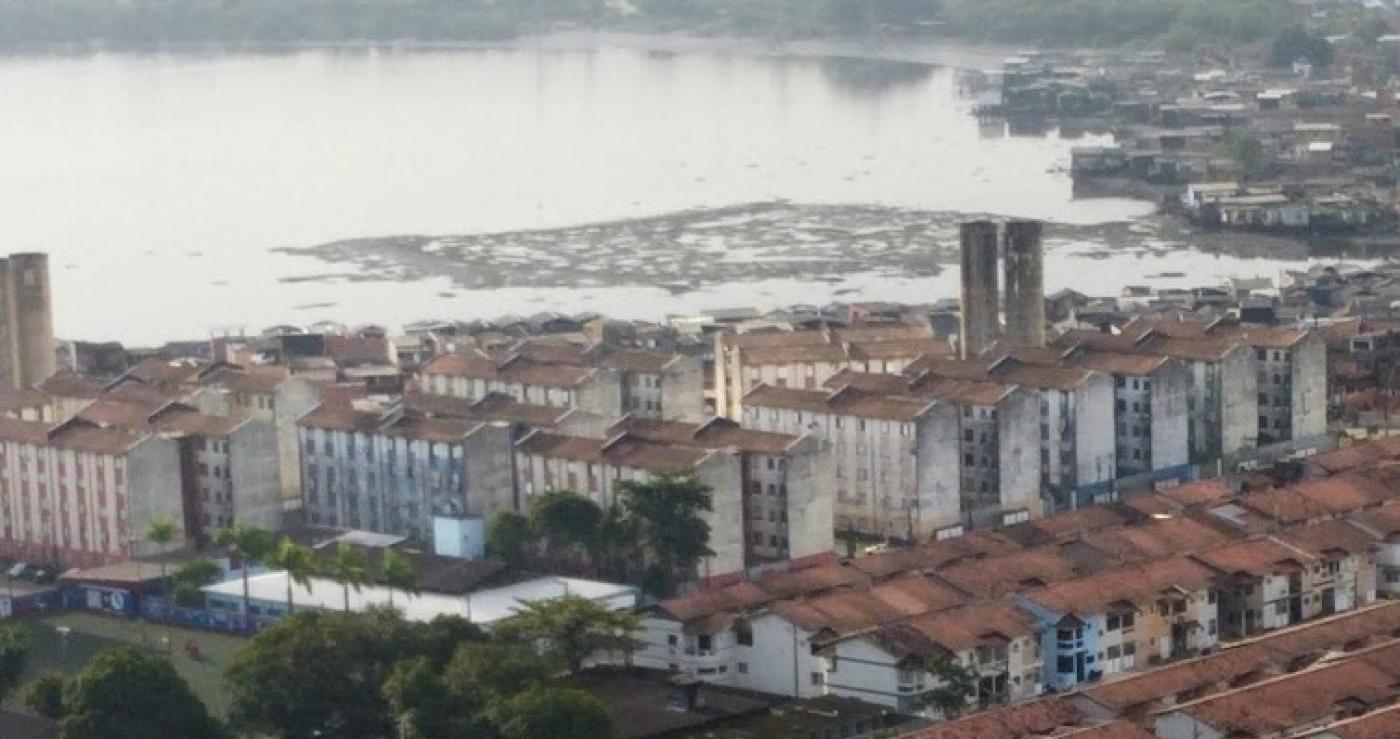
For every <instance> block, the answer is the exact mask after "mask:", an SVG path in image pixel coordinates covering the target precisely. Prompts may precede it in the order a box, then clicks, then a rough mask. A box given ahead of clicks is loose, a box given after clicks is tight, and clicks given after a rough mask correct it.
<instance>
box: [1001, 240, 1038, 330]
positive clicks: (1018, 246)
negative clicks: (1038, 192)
mask: <svg viewBox="0 0 1400 739" xmlns="http://www.w3.org/2000/svg"><path fill="white" fill-rule="evenodd" d="M1042 229H1043V226H1042V224H1041V223H1040V222H1039V221H1011V222H1010V223H1008V224H1006V228H1005V232H1004V233H1003V237H1002V252H1003V256H1004V258H1005V260H1006V262H1005V282H1004V284H1005V286H1006V338H1007V340H1008V341H1010V342H1012V343H1013V344H1018V345H1022V346H1044V345H1045V263H1044V262H1045V257H1044V250H1043V249H1042V247H1041V231H1042Z"/></svg>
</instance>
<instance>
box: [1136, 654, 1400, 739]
mask: <svg viewBox="0 0 1400 739" xmlns="http://www.w3.org/2000/svg"><path fill="white" fill-rule="evenodd" d="M1397 698H1400V642H1398V641H1395V640H1391V641H1387V642H1385V643H1383V644H1380V645H1378V646H1374V647H1371V648H1368V649H1363V650H1360V651H1357V652H1353V653H1350V654H1348V655H1346V657H1345V658H1344V659H1340V660H1337V661H1333V662H1330V663H1327V664H1323V665H1320V666H1318V667H1316V668H1314V669H1310V670H1301V671H1298V672H1294V673H1289V674H1286V675H1282V676H1280V677H1275V678H1272V679H1265V680H1260V681H1257V682H1253V683H1250V684H1247V685H1245V686H1244V687H1240V688H1236V689H1235V690H1228V691H1225V692H1222V693H1217V694H1214V695H1210V696H1206V697H1204V698H1200V699H1198V700H1194V701H1190V702H1187V703H1183V704H1181V705H1178V706H1175V707H1173V708H1171V709H1170V710H1166V711H1163V712H1162V713H1159V714H1157V715H1156V716H1155V717H1153V720H1152V722H1151V725H1152V728H1153V732H1154V734H1155V735H1156V737H1157V739H1232V738H1233V737H1261V738H1262V737H1296V736H1310V737H1325V736H1328V735H1329V733H1330V734H1331V735H1332V736H1341V737H1385V736H1394V732H1393V730H1388V729H1386V728H1385V726H1387V725H1388V726H1389V727H1390V729H1393V728H1394V726H1395V723H1394V718H1395V717H1393V716H1385V720H1386V721H1388V722H1389V723H1388V724H1382V725H1381V729H1382V730H1381V731H1379V732H1377V733H1371V732H1369V731H1365V730H1358V731H1357V732H1356V733H1352V732H1351V731H1350V729H1348V728H1346V726H1347V724H1350V726H1351V727H1352V728H1358V727H1356V724H1355V722H1354V721H1348V719H1357V718H1358V717H1361V716H1363V715H1366V714H1372V713H1380V712H1381V711H1382V709H1385V708H1387V707H1390V706H1392V704H1394V702H1395V700H1396V699H1397ZM1382 715H1384V714H1382ZM1371 720H1374V717H1372V719H1371ZM1337 726H1342V728H1336V727H1337Z"/></svg>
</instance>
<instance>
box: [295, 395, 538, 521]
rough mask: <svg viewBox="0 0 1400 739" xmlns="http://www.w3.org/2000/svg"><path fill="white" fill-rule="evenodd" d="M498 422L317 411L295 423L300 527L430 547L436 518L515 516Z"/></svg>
mask: <svg viewBox="0 0 1400 739" xmlns="http://www.w3.org/2000/svg"><path fill="white" fill-rule="evenodd" d="M511 443H512V440H511V434H510V429H509V427H508V426H506V425H505V424H497V423H477V422H467V421H453V420H440V419H424V418H419V417H410V416H405V415H404V414H403V413H402V411H392V412H390V413H388V414H378V413H367V412H363V411H354V410H350V409H348V408H345V409H342V408H327V407H323V408H321V409H319V410H317V411H315V412H313V413H311V414H310V415H308V416H307V417H305V418H303V419H302V421H301V444H302V454H301V460H302V488H303V491H304V498H305V503H304V505H305V510H306V518H307V521H308V522H309V523H311V524H313V525H321V526H339V527H345V528H359V529H365V530H368V531H376V532H379V533H385V534H396V535H401V536H409V537H414V538H417V539H419V540H421V541H431V540H432V531H433V527H432V519H433V516H434V515H455V516H464V515H465V516H481V517H489V516H490V515H492V514H494V513H495V512H497V511H501V510H514V509H515V507H516V506H515V492H514V488H513V486H512V484H511V480H512V476H511Z"/></svg>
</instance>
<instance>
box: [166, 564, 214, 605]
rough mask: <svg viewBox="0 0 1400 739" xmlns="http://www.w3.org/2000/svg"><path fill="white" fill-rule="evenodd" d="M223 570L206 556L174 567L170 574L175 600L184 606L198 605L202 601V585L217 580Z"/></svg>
mask: <svg viewBox="0 0 1400 739" xmlns="http://www.w3.org/2000/svg"><path fill="white" fill-rule="evenodd" d="M223 572H224V570H223V568H222V567H220V566H219V563H218V562H215V561H214V560H212V559H210V558H208V557H198V558H196V559H192V560H190V561H188V562H185V563H184V564H182V565H180V566H179V567H176V568H175V572H174V573H173V574H171V576H170V582H171V584H172V586H173V588H174V593H175V602H176V603H177V604H179V605H182V606H185V607H195V606H198V605H200V604H201V603H203V602H204V593H203V591H202V589H203V588H204V586H206V585H210V584H212V583H215V582H218V581H219V577H220V576H222V575H223Z"/></svg>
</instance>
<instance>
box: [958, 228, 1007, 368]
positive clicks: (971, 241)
mask: <svg viewBox="0 0 1400 739" xmlns="http://www.w3.org/2000/svg"><path fill="white" fill-rule="evenodd" d="M999 303H1000V301H999V300H998V299H997V225H996V224H995V223H992V222H991V221H972V222H970V223H964V224H962V337H961V343H962V355H963V358H964V359H970V358H972V357H975V356H977V355H979V354H981V353H982V352H983V350H985V349H987V348H988V347H990V346H991V345H992V344H994V343H996V341H997V338H999V337H1000V336H1001V317H1000V314H999V308H1000V305H999Z"/></svg>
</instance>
